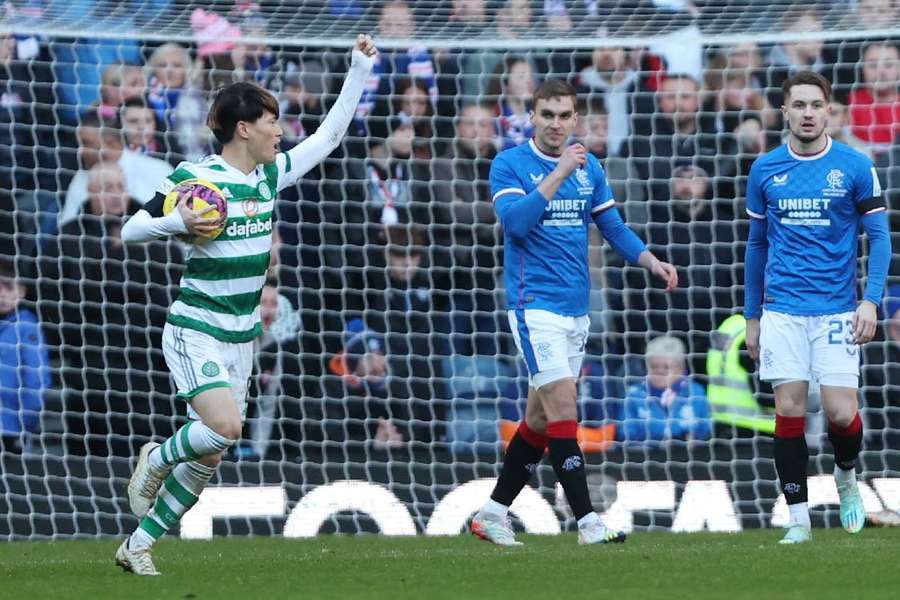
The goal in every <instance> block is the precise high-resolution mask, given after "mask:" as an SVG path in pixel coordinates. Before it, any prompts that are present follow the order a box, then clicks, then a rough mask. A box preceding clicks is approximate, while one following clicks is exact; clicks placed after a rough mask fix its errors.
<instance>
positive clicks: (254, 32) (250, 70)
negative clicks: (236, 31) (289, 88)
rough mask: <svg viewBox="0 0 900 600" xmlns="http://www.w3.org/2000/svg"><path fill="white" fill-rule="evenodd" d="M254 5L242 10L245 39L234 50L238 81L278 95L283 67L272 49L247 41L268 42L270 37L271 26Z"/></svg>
mask: <svg viewBox="0 0 900 600" xmlns="http://www.w3.org/2000/svg"><path fill="white" fill-rule="evenodd" d="M253 6H254V5H249V7H245V8H243V9H241V10H238V11H237V12H236V14H235V15H234V17H236V18H237V19H238V23H239V26H240V35H241V39H239V40H237V41H236V42H235V44H234V48H233V49H232V50H231V60H232V62H233V63H234V74H233V78H234V80H235V81H252V82H254V83H256V84H258V85H260V86H262V87H264V88H265V89H267V90H271V91H275V90H276V89H277V88H278V87H279V85H280V83H279V81H278V79H279V78H280V77H281V76H282V73H281V63H280V61H279V60H278V56H277V54H276V53H275V51H274V50H273V49H272V47H271V46H269V45H268V44H266V43H264V42H248V41H245V39H244V38H251V39H265V38H266V37H267V36H268V35H269V22H268V20H267V19H266V18H265V17H264V16H263V15H262V13H260V12H259V11H258V10H254V8H253Z"/></svg>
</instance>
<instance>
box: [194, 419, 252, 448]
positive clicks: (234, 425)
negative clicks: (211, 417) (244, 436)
mask: <svg viewBox="0 0 900 600" xmlns="http://www.w3.org/2000/svg"><path fill="white" fill-rule="evenodd" d="M204 424H205V425H206V426H207V427H209V428H210V429H212V430H213V431H215V432H216V433H218V434H219V435H221V436H222V437H223V438H225V439H226V440H228V441H229V442H230V443H229V445H231V444H233V443H235V442H236V441H238V439H240V437H241V429H242V428H243V427H242V425H241V422H240V420H238V419H221V420H216V421H213V422H211V423H204Z"/></svg>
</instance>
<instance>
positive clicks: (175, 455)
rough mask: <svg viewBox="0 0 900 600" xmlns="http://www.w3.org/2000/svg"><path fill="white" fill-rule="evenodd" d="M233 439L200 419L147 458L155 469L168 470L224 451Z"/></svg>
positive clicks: (182, 429)
mask: <svg viewBox="0 0 900 600" xmlns="http://www.w3.org/2000/svg"><path fill="white" fill-rule="evenodd" d="M235 441H236V440H229V439H228V438H226V437H223V436H221V435H219V434H218V433H216V432H215V431H213V430H212V429H210V428H209V427H207V426H206V425H204V424H203V423H202V422H200V421H191V422H189V423H187V424H186V425H184V426H183V427H181V429H179V430H178V431H176V432H175V435H173V436H172V437H170V438H168V439H167V440H166V441H164V442H163V443H162V444H160V446H159V448H155V449H154V450H153V452H151V453H150V456H148V457H147V460H148V462H149V463H150V466H151V467H152V468H153V469H155V470H157V471H161V470H168V469H169V467H171V466H172V465H175V464H178V463H183V462H185V461H190V460H197V459H198V458H200V457H202V456H209V455H210V454H218V453H219V452H224V451H225V450H228V448H229V447H230V446H231V445H232V444H234V442H235Z"/></svg>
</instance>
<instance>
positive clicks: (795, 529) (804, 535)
mask: <svg viewBox="0 0 900 600" xmlns="http://www.w3.org/2000/svg"><path fill="white" fill-rule="evenodd" d="M810 541H812V531H811V530H810V528H809V527H807V526H806V525H801V524H800V523H795V524H793V525H791V526H790V527H788V530H787V533H786V534H784V537H783V538H781V540H780V541H779V542H778V543H779V544H805V543H807V542H810Z"/></svg>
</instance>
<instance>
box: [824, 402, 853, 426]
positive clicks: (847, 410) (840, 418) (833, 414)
mask: <svg viewBox="0 0 900 600" xmlns="http://www.w3.org/2000/svg"><path fill="white" fill-rule="evenodd" d="M856 412H857V410H856V407H855V406H849V405H847V406H831V407H828V408H826V409H825V414H826V415H827V417H828V422H829V423H832V424H834V425H837V426H838V427H841V428H847V427H849V426H850V423H852V422H853V419H854V418H856Z"/></svg>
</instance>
